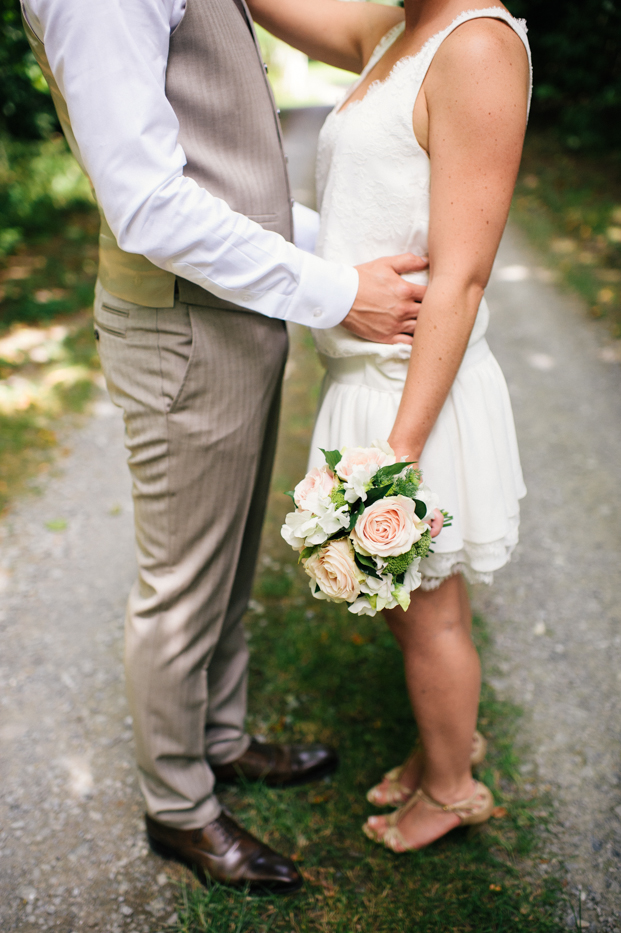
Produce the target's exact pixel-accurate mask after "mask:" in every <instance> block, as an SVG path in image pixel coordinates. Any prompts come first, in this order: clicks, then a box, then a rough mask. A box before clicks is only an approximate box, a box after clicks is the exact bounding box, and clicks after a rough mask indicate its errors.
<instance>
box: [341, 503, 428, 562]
mask: <svg viewBox="0 0 621 933" xmlns="http://www.w3.org/2000/svg"><path fill="white" fill-rule="evenodd" d="M415 508H416V506H415V503H414V502H413V501H412V499H409V498H408V497H407V496H386V498H385V499H379V500H378V501H377V502H374V503H373V505H370V506H369V507H368V509H365V510H364V512H363V513H362V515H361V516H360V518H359V519H358V521H357V522H356V525H355V527H354V530H353V531H352V533H351V537H352V541H353V542H354V547H355V548H356V550H357V551H359V552H360V553H361V554H366V555H370V556H373V557H396V555H397V554H406V553H407V552H408V551H409V550H410V548H411V547H412V545H413V544H415V543H416V542H417V541H418V540H419V539H420V538H421V537H422V535H423V534H424V532H425V531H426V530H427V526H426V525H425V524H424V523H423V522H422V521H420V520H419V519H418V518H417V516H416V512H415Z"/></svg>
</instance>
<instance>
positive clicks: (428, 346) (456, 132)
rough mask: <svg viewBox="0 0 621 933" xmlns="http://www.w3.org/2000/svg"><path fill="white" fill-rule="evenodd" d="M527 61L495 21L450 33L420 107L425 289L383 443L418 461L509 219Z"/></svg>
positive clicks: (519, 46)
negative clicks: (425, 159)
mask: <svg viewBox="0 0 621 933" xmlns="http://www.w3.org/2000/svg"><path fill="white" fill-rule="evenodd" d="M528 81H529V75H528V59H527V56H526V52H525V49H524V46H523V44H522V42H521V40H520V39H519V37H518V36H517V35H516V34H515V33H514V31H513V30H512V29H511V28H510V27H508V26H507V25H506V24H504V23H501V22H499V21H497V20H488V19H477V20H473V21H470V22H466V23H464V24H463V25H462V26H460V27H458V28H457V29H456V30H455V31H454V32H453V33H451V35H450V36H449V37H448V38H447V39H446V40H445V41H444V43H443V44H442V46H441V47H440V49H439V50H438V52H437V54H436V56H435V58H434V61H433V63H432V66H431V68H430V70H429V73H428V75H427V78H426V79H425V82H424V84H423V89H422V91H421V94H424V100H420V101H419V102H417V107H416V108H415V126H416V122H417V121H416V113H417V111H418V113H419V114H420V106H419V104H421V105H424V106H425V107H426V111H427V113H428V136H427V139H426V140H425V139H421V132H422V135H425V133H424V131H425V127H422V130H421V126H420V124H421V122H424V121H420V120H419V126H418V128H417V137H418V138H419V141H420V142H421V144H423V145H425V143H427V145H426V146H425V148H428V152H429V157H430V160H431V200H430V229H429V271H430V279H429V287H428V289H427V292H426V294H425V297H424V299H423V302H422V305H421V309H420V312H419V316H418V323H417V325H416V331H415V334H414V341H413V345H412V357H411V361H410V365H409V369H408V376H407V380H406V384H405V389H404V392H403V398H402V400H401V404H400V406H399V411H398V414H397V419H396V422H395V425H394V428H393V431H392V433H391V436H390V443H391V445H392V446H393V448H394V449H395V451H396V452H397V453H398V454H399V455H400V456H401V455H404V454H407V455H408V457H409V458H410V457H411V458H413V459H418V458H419V456H420V454H421V452H422V449H423V446H424V444H425V441H426V440H427V437H428V436H429V433H430V431H431V429H432V428H433V425H434V424H435V421H436V419H437V417H438V415H439V413H440V410H441V408H442V406H443V405H444V402H445V401H446V398H447V395H448V393H449V391H450V389H451V386H452V384H453V380H454V379H455V376H456V374H457V370H458V369H459V366H460V363H461V360H462V357H463V355H464V351H465V349H466V346H467V343H468V339H469V337H470V333H471V330H472V326H473V324H474V320H475V318H476V314H477V310H478V307H479V304H480V301H481V298H482V296H483V290H484V288H485V286H486V284H487V281H488V278H489V275H490V272H491V268H492V264H493V261H494V257H495V255H496V250H497V249H498V244H499V242H500V238H501V236H502V232H503V229H504V226H505V223H506V220H507V214H508V211H509V205H510V202H511V195H512V193H513V187H514V185H515V179H516V176H517V171H518V167H519V162H520V156H521V151H522V143H523V138H524V130H525V125H526V110H527V98H528Z"/></svg>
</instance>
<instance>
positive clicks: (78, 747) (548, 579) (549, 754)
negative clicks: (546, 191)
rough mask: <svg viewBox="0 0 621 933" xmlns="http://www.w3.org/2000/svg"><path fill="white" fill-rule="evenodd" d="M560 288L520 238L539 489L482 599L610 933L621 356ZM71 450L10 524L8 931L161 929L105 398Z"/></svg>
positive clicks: (531, 762)
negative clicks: (146, 828)
mask: <svg viewBox="0 0 621 933" xmlns="http://www.w3.org/2000/svg"><path fill="white" fill-rule="evenodd" d="M321 116H322V114H321V111H320V110H319V109H317V108H316V109H314V110H312V111H311V112H310V114H309V116H308V118H304V117H303V116H301V115H296V116H295V118H294V119H293V120H291V121H290V123H289V126H288V139H289V151H290V154H291V162H292V165H291V168H292V174H293V176H294V177H293V188H294V190H295V191H296V193H298V196H299V197H303V198H304V199H305V200H307V201H312V198H311V196H310V195H308V192H309V191H311V190H312V180H311V175H310V168H309V166H310V164H311V162H312V155H313V153H312V147H310V148H309V143H308V140H309V138H312V135H313V133H314V132H315V130H316V128H317V126H318V125H319V123H320V120H321ZM305 119H306V124H305ZM304 140H306V144H305V145H303V143H304ZM302 156H303V158H302ZM545 279H546V273H545V272H544V271H543V270H538V261H537V257H536V256H535V255H534V254H533V253H532V252H531V251H530V249H529V248H528V247H527V246H526V244H525V243H524V242H523V240H522V238H521V236H519V235H518V233H517V232H516V231H514V230H509V232H508V233H507V235H506V237H505V240H504V242H503V246H502V250H501V254H500V256H499V259H498V262H497V264H496V268H495V273H494V279H493V282H492V284H491V286H490V288H489V292H488V295H489V301H490V305H491V307H492V325H491V332H490V343H491V344H492V347H493V349H494V351H495V352H496V354H497V356H498V358H499V360H500V362H501V364H502V366H503V368H504V370H505V372H506V374H507V378H508V381H509V385H510V389H511V393H512V397H513V400H514V405H515V413H516V420H517V424H518V433H519V437H520V441H521V449H522V456H523V463H524V468H525V473H526V480H527V485H528V487H529V495H528V498H527V499H526V500H525V502H524V512H523V526H522V542H523V543H522V544H521V545H520V547H519V549H518V552H517V554H516V556H515V559H514V561H513V563H512V564H511V565H510V566H509V567H508V568H507V569H506V570H504V571H503V572H502V573H500V574H498V577H497V583H496V585H495V587H494V588H493V589H491V590H487V589H486V588H479V589H478V591H477V592H476V594H475V601H476V604H477V607H478V608H480V609H481V610H482V611H483V612H484V613H485V614H486V616H487V617H488V619H489V620H490V621H491V623H492V629H493V631H494V632H495V635H496V644H497V656H498V659H499V660H498V665H497V666H498V668H499V670H500V672H501V675H502V676H498V677H495V680H494V683H495V686H496V687H497V689H498V690H499V691H500V693H501V694H504V695H506V696H507V697H510V698H511V699H513V700H515V701H517V702H518V703H520V704H521V705H522V706H523V707H524V708H525V710H526V716H525V718H524V721H523V723H522V729H521V738H522V740H523V743H524V748H525V752H524V765H523V773H524V777H525V780H526V781H527V782H530V783H531V784H532V785H533V788H536V787H539V786H549V787H550V788H551V789H552V792H553V794H554V796H555V797H556V799H557V801H558V831H557V833H556V836H555V841H554V847H555V848H556V854H557V856H558V858H559V859H560V860H561V861H562V862H563V863H566V864H567V865H568V868H569V871H570V879H571V885H572V886H574V887H575V886H577V885H582V887H583V896H584V897H585V900H584V904H583V908H584V911H583V917H585V918H586V920H584V921H583V923H584V924H585V925H586V924H587V923H590V922H592V923H593V926H592V929H601V930H609V929H610V930H611V929H616V927H615V925H614V922H615V921H614V916H615V912H618V915H619V916H620V917H621V874H620V873H619V868H620V867H621V790H620V788H619V784H618V781H619V762H620V751H621V747H620V746H621V723H620V722H619V715H618V713H619V705H620V702H619V693H620V690H621V680H620V678H621V667H620V666H619V663H618V660H619V657H620V656H621V628H620V627H619V625H618V623H619V621H621V592H620V591H621V580H620V575H619V572H618V568H619V564H620V557H621V554H620V551H621V544H620V532H619V528H620V523H619V511H620V507H621V492H620V491H619V484H618V482H617V480H618V475H619V464H621V393H620V392H619V389H620V388H621V385H620V383H621V366H619V365H618V364H615V363H614V362H606V360H614V358H615V354H614V353H612V352H610V351H608V352H606V351H605V350H604V351H602V348H603V347H604V345H605V343H606V332H605V330H604V328H603V327H602V326H601V325H598V324H596V323H594V322H589V321H587V319H586V317H585V315H584V309H583V308H582V307H581V306H580V303H579V302H578V301H577V300H575V299H573V298H570V297H568V296H566V295H563V294H561V293H560V292H559V291H558V290H556V289H555V288H554V287H553V286H551V285H550V284H546V281H545ZM68 444H69V445H70V448H71V450H70V453H69V454H68V456H67V457H66V459H64V460H63V461H61V463H60V465H59V467H58V469H57V471H56V472H57V475H56V476H54V477H52V478H51V479H50V480H49V481H47V484H46V489H45V492H44V493H43V495H42V496H40V497H39V498H32V497H29V498H25V499H23V500H21V502H19V503H18V504H17V505H16V506H15V508H14V509H13V510H12V512H11V513H10V514H9V516H8V518H6V519H5V520H4V521H3V523H1V524H0V645H1V646H2V647H1V653H0V684H1V690H0V740H1V743H2V745H1V751H0V929H1V930H2V931H3V933H4V931H7V933H8V931H10V930H20V931H21V930H24V931H28V930H46V929H50V930H55V931H60V933H72V931H73V933H77V931H78V930H87V929H91V930H101V931H105V933H120V931H121V930H122V931H129V933H136V931H139V933H159V931H163V930H164V929H165V927H166V925H167V924H168V923H171V922H173V921H174V917H173V911H174V899H173V894H174V889H173V885H172V884H171V880H174V879H175V878H178V877H179V876H180V874H179V873H180V871H181V870H180V869H179V870H178V869H176V868H175V867H171V866H168V865H166V866H165V865H164V863H163V862H161V861H160V860H159V859H157V858H156V857H154V856H153V855H151V854H150V853H149V852H148V851H147V848H146V844H145V840H144V834H143V823H142V803H141V799H140V796H139V794H138V790H137V785H136V781H135V776H134V771H133V763H132V762H133V747H132V736H131V722H130V721H129V719H128V716H127V709H126V705H125V699H124V691H123V673H122V659H121V655H122V624H123V607H124V603H125V598H126V593H127V590H128V588H129V585H130V582H131V580H132V577H133V574H134V556H133V542H132V527H131V499H130V495H129V481H128V476H127V472H126V467H125V452H124V450H123V445H122V422H121V419H120V415H119V412H118V411H117V410H116V409H114V408H113V406H112V405H111V404H110V403H109V402H108V401H107V400H105V398H102V399H101V400H100V401H99V402H98V403H97V404H96V406H95V409H94V412H93V416H92V418H91V419H90V420H89V421H88V423H86V425H85V427H84V428H82V429H81V430H79V431H76V432H74V433H73V434H72V435H71V437H70V438H69V439H68ZM59 522H60V523H62V522H66V528H64V529H63V528H61V527H60V526H59V524H58V523H59ZM46 523H51V528H52V529H54V528H56V529H57V530H51V529H50V528H49V527H46ZM617 811H618V812H617ZM544 870H545V869H544ZM618 925H619V928H620V929H621V919H620V920H619V924H618Z"/></svg>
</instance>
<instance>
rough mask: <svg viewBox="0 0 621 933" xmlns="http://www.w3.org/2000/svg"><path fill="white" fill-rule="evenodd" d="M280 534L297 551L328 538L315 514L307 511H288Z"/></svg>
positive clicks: (321, 542)
mask: <svg viewBox="0 0 621 933" xmlns="http://www.w3.org/2000/svg"><path fill="white" fill-rule="evenodd" d="M280 534H281V535H282V537H283V538H284V539H285V541H286V542H287V544H289V545H290V546H291V547H292V548H295V550H298V551H299V550H301V549H302V548H304V547H308V546H310V545H313V544H323V542H324V541H325V540H326V539H327V538H328V535H327V534H326V532H325V531H324V530H323V528H322V527H321V525H320V524H319V518H318V517H317V515H313V513H312V512H307V511H303V512H299V511H296V512H289V514H288V515H287V516H286V518H285V524H284V525H283V526H282V528H281V529H280Z"/></svg>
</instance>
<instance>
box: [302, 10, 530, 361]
mask: <svg viewBox="0 0 621 933" xmlns="http://www.w3.org/2000/svg"><path fill="white" fill-rule="evenodd" d="M477 17H493V18H497V19H502V20H504V21H505V22H507V23H508V24H509V25H510V26H511V27H512V28H513V29H514V30H515V31H516V33H517V34H518V35H519V36H520V38H521V39H522V41H523V42H524V45H525V46H526V49H527V52H528V54H529V61H530V51H529V48H528V41H527V39H526V27H525V24H524V21H523V20H516V19H514V18H513V17H512V16H511V15H510V14H509V13H507V12H506V11H505V10H503V9H501V8H500V7H490V8H488V9H485V10H473V11H469V12H465V13H462V14H461V15H460V16H458V17H457V18H456V19H455V20H454V21H453V22H452V23H451V25H450V26H448V27H447V28H446V29H444V30H443V31H442V32H439V33H438V34H437V35H435V36H433V37H432V38H431V39H429V41H428V42H426V43H425V45H424V46H423V48H422V49H420V51H419V52H418V53H417V54H415V55H411V56H408V57H406V58H402V59H400V60H399V61H398V62H397V64H396V65H395V66H394V68H393V69H392V71H391V73H390V75H389V76H388V77H387V78H386V79H385V80H384V81H375V82H373V83H372V84H371V85H370V87H369V88H368V90H367V93H366V95H365V96H364V97H363V98H362V100H358V101H353V102H352V103H350V104H348V105H347V106H346V107H345V109H344V110H340V107H341V106H342V102H341V103H340V104H338V105H337V106H336V107H335V109H334V110H333V111H332V112H331V113H330V115H329V116H328V118H327V120H326V122H325V124H324V126H323V128H322V130H321V134H320V137H319V147H318V153H317V197H318V203H319V210H320V213H321V225H320V230H319V237H318V240H317V250H316V251H317V254H318V255H320V256H322V257H323V258H324V259H330V260H334V261H338V262H345V263H348V264H350V265H358V264H360V263H363V262H368V261H370V260H372V259H377V258H378V257H380V256H390V255H396V254H399V253H405V252H412V253H414V254H416V255H418V256H426V255H427V251H428V250H427V234H428V228H429V158H428V156H427V153H426V152H425V151H424V150H423V149H422V148H421V147H420V145H419V144H418V141H417V139H416V137H415V135H414V130H413V127H412V112H413V110H414V104H415V102H416V98H417V96H418V93H419V91H420V88H421V85H422V83H423V80H424V78H425V75H426V74H427V70H428V69H429V66H430V64H431V62H432V60H433V57H434V55H435V53H436V51H437V50H438V48H439V47H440V45H441V44H442V42H443V40H444V39H445V38H446V37H447V36H448V35H449V34H450V33H451V32H452V31H453V30H454V29H456V28H457V26H459V25H460V24H461V23H463V22H465V21H466V20H469V19H475V18H477ZM403 28H404V24H403V23H399V24H398V25H397V26H395V27H394V28H393V29H391V30H390V32H388V33H387V34H386V35H385V36H384V38H383V39H382V40H381V41H380V43H379V44H378V46H377V47H376V49H375V51H374V52H373V55H372V56H371V58H370V60H369V62H368V64H367V66H366V68H365V69H364V71H363V72H362V74H361V76H360V78H359V79H358V82H357V83H356V85H354V87H357V86H358V84H360V82H362V81H363V80H364V79H365V77H366V76H367V74H368V73H369V72H370V70H371V69H372V68H373V66H374V65H375V64H376V63H377V61H379V59H380V58H381V57H382V55H383V54H384V53H385V52H386V50H387V49H388V48H389V47H390V46H391V45H392V43H393V42H394V41H395V40H396V39H397V37H398V36H399V35H400V34H401V32H402V31H403ZM405 278H407V279H409V280H410V281H418V282H420V283H422V284H426V281H427V275H426V273H418V274H415V275H411V276H405ZM487 320H488V311H487V305H486V304H485V301H483V302H482V304H481V308H480V310H479V314H478V317H477V320H476V322H475V326H474V329H473V332H472V336H471V339H470V343H471V344H472V343H473V342H475V341H476V340H478V339H480V338H481V337H482V336H483V334H484V333H485V330H486V329H487ZM313 336H314V338H315V342H316V345H317V349H318V350H319V352H320V353H322V354H324V355H326V356H331V357H343V356H358V355H364V356H369V355H371V356H375V357H377V358H384V359H387V358H392V359H394V358H397V359H407V357H408V356H409V352H410V350H409V347H407V346H405V345H404V344H400V345H386V344H374V343H370V342H368V341H365V340H362V339H361V338H358V337H356V336H355V335H353V334H351V333H350V332H349V331H347V330H345V329H344V328H342V327H335V328H331V329H329V330H323V331H314V332H313Z"/></svg>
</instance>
